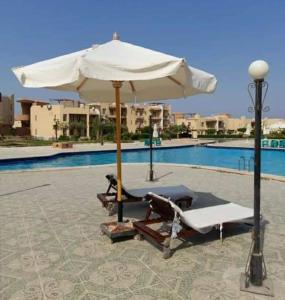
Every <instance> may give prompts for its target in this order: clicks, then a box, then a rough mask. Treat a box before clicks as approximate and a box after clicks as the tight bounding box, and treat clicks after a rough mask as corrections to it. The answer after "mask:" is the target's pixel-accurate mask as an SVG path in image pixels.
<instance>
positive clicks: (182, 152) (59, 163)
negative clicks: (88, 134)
mask: <svg viewBox="0 0 285 300" xmlns="http://www.w3.org/2000/svg"><path fill="white" fill-rule="evenodd" d="M241 156H244V157H245V158H246V160H250V158H251V157H253V150H252V149H241V148H238V149H235V148H218V147H217V148H215V147H175V148H156V149H154V153H153V160H154V162H162V163H178V164H179V163H181V164H193V165H203V166H216V167H224V168H232V169H238V168H239V166H238V161H239V159H240V157H241ZM122 158H123V162H126V163H127V162H149V151H148V150H142V149H140V150H128V151H123V154H122ZM261 158H262V172H263V173H267V174H274V175H283V176H285V151H284V150H281V151H278V150H262V155H261ZM115 162H116V153H115V151H108V152H106V151H105V152H85V153H76V154H75V153H73V154H71V153H68V154H59V155H56V156H52V157H46V158H33V159H18V160H9V161H1V162H0V170H21V169H37V168H57V167H75V166H88V165H103V164H110V163H115ZM246 167H247V165H246ZM252 168H253V161H251V170H252Z"/></svg>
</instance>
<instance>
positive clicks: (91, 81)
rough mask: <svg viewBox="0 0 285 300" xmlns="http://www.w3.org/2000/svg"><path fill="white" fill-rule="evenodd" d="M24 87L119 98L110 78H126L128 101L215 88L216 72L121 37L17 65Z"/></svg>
mask: <svg viewBox="0 0 285 300" xmlns="http://www.w3.org/2000/svg"><path fill="white" fill-rule="evenodd" d="M12 70H13V72H14V74H15V75H16V76H17V78H18V80H19V81H20V82H21V84H22V85H23V86H24V87H33V88H43V87H45V88H52V89H56V90H62V91H75V92H77V93H78V94H79V96H80V98H82V99H85V100H87V101H92V102H93V101H94V99H96V101H102V102H113V101H114V91H113V88H112V85H111V84H110V81H121V82H122V87H121V89H120V96H121V101H122V102H130V101H134V99H136V100H137V101H146V100H163V99H176V98H183V97H188V96H192V95H195V94H199V93H212V92H213V91H214V90H215V88H216V84H217V80H216V78H215V76H213V75H211V74H208V73H206V72H204V71H201V70H198V69H195V68H193V67H189V66H188V64H187V62H186V60H185V59H183V58H177V57H174V56H171V55H167V54H163V53H160V52H157V51H152V50H149V49H146V48H143V47H139V46H135V45H132V44H129V43H125V42H122V41H119V40H112V41H110V42H107V43H105V44H102V45H95V46H93V47H91V48H88V49H85V50H82V51H78V52H75V53H72V54H67V55H63V56H59V57H56V58H53V59H49V60H45V61H42V62H38V63H35V64H32V65H28V66H25V67H17V68H13V69H12Z"/></svg>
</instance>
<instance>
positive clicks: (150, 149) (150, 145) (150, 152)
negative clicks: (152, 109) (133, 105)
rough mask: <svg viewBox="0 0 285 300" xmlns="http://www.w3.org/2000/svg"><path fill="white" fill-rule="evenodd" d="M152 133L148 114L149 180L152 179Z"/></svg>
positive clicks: (150, 118)
mask: <svg viewBox="0 0 285 300" xmlns="http://www.w3.org/2000/svg"><path fill="white" fill-rule="evenodd" d="M152 135H153V129H152V116H151V115H150V116H149V155H150V157H149V158H150V170H149V181H154V176H153V164H152Z"/></svg>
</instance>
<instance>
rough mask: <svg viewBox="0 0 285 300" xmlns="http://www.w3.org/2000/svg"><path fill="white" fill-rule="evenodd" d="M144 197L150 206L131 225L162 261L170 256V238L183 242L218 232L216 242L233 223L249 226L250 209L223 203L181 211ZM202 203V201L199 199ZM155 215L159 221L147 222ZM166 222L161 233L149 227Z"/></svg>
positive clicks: (163, 201)
mask: <svg viewBox="0 0 285 300" xmlns="http://www.w3.org/2000/svg"><path fill="white" fill-rule="evenodd" d="M147 198H148V200H149V203H150V210H151V211H150V212H148V213H147V216H146V219H145V220H143V221H137V222H134V223H133V225H134V228H135V229H136V230H137V231H138V233H139V235H140V236H143V237H145V238H146V240H148V241H150V242H152V243H153V244H154V245H155V246H157V247H158V248H159V249H160V250H162V251H163V256H164V258H168V257H170V255H171V245H170V241H171V238H175V237H178V238H181V239H182V240H185V239H187V238H189V237H191V236H194V235H195V234H198V233H202V234H206V233H208V232H210V231H212V230H213V229H218V230H219V231H218V232H219V235H220V239H221V240H222V238H223V228H224V227H227V226H228V225H229V224H233V223H246V224H252V222H253V209H251V208H247V207H244V206H241V205H238V204H234V203H231V202H229V203H226V204H221V205H214V206H209V207H203V208H196V209H190V210H189V209H188V210H182V209H181V208H180V207H178V206H177V205H176V204H175V203H174V202H172V201H170V199H167V198H165V197H161V196H159V195H156V194H154V193H149V194H148V195H147ZM201 201H202V200H201ZM152 212H154V213H156V214H158V215H159V216H160V217H159V218H154V219H151V218H150V217H151V213H152ZM168 221H170V226H168V227H167V226H166V227H165V228H166V229H165V230H164V231H163V230H161V228H159V229H158V230H155V229H153V228H152V226H150V225H153V224H157V223H165V222H168Z"/></svg>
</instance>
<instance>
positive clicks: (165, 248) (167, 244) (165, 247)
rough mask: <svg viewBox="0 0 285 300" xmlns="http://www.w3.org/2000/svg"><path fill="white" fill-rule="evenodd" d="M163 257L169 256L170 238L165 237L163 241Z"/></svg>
mask: <svg viewBox="0 0 285 300" xmlns="http://www.w3.org/2000/svg"><path fill="white" fill-rule="evenodd" d="M162 253H163V258H164V259H167V258H170V257H171V238H166V239H165V240H164V242H163V248H162Z"/></svg>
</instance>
